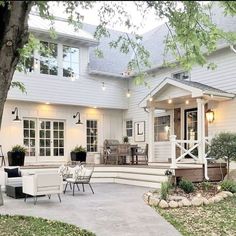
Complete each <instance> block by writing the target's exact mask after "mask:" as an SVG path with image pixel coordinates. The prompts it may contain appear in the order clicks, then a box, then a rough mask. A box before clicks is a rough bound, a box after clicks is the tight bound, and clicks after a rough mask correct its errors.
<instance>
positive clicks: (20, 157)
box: [7, 145, 26, 166]
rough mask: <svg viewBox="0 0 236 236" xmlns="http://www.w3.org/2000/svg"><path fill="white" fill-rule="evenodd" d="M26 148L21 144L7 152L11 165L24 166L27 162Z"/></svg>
mask: <svg viewBox="0 0 236 236" xmlns="http://www.w3.org/2000/svg"><path fill="white" fill-rule="evenodd" d="M25 153H26V148H25V147H23V146H21V145H15V146H13V147H12V149H11V151H9V152H8V153H7V156H8V164H9V166H23V165H24V162H25Z"/></svg>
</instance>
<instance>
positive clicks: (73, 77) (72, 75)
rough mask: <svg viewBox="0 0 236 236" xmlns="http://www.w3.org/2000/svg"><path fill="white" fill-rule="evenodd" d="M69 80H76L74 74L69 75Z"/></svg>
mask: <svg viewBox="0 0 236 236" xmlns="http://www.w3.org/2000/svg"><path fill="white" fill-rule="evenodd" d="M70 79H71V81H75V80H76V77H75V73H74V72H72V73H71V77H70Z"/></svg>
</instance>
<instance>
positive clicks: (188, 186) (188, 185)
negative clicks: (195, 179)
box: [179, 179, 194, 193]
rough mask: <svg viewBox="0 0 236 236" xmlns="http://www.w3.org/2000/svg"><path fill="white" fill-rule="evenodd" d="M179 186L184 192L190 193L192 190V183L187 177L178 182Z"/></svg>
mask: <svg viewBox="0 0 236 236" xmlns="http://www.w3.org/2000/svg"><path fill="white" fill-rule="evenodd" d="M179 187H180V188H181V189H183V190H184V192H185V193H192V192H193V191H194V185H193V183H192V182H191V181H190V180H187V179H182V180H181V181H180V182H179Z"/></svg>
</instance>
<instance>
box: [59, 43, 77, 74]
mask: <svg viewBox="0 0 236 236" xmlns="http://www.w3.org/2000/svg"><path fill="white" fill-rule="evenodd" d="M72 76H74V77H75V78H78V76H79V49H78V48H74V47H68V46H64V45H63V77H72Z"/></svg>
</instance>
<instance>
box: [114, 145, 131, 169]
mask: <svg viewBox="0 0 236 236" xmlns="http://www.w3.org/2000/svg"><path fill="white" fill-rule="evenodd" d="M126 156H130V144H119V145H118V156H117V160H116V164H117V165H118V164H119V163H120V164H126Z"/></svg>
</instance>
